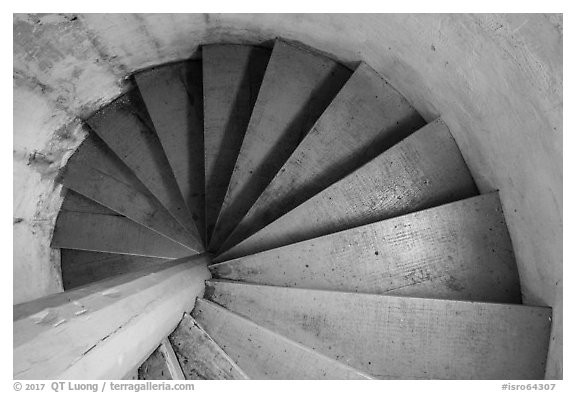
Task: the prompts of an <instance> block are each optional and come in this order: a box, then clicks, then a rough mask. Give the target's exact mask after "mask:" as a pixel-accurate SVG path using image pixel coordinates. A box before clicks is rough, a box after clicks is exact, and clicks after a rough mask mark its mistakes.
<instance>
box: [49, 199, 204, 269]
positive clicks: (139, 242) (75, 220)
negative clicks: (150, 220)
mask: <svg viewBox="0 0 576 393" xmlns="http://www.w3.org/2000/svg"><path fill="white" fill-rule="evenodd" d="M51 247H52V248H69V249H75V250H86V251H98V252H110V253H118V254H129V255H140V256H150V257H159V258H170V259H175V258H183V257H185V256H188V255H191V254H194V253H195V252H194V251H191V250H190V249H189V248H186V247H184V246H183V245H181V244H179V243H176V242H174V241H172V240H170V239H168V238H167V237H165V236H162V235H160V234H159V233H157V232H154V231H152V230H150V229H148V228H146V227H144V226H142V225H140V224H137V223H136V222H134V221H132V220H130V219H128V218H126V217H124V216H122V215H120V214H118V213H116V212H114V211H112V210H110V209H108V208H106V207H104V206H102V205H99V204H98V203H96V202H94V201H92V200H90V199H88V198H85V197H83V196H82V195H80V194H78V193H75V192H74V191H72V190H69V191H68V193H67V194H66V197H65V198H64V202H63V203H62V208H61V209H60V213H59V214H58V218H57V220H56V225H55V227H54V234H53V235H52V244H51Z"/></svg>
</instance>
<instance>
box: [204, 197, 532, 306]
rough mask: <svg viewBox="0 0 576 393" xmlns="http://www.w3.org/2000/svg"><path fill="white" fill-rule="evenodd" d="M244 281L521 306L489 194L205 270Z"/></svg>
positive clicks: (502, 227)
mask: <svg viewBox="0 0 576 393" xmlns="http://www.w3.org/2000/svg"><path fill="white" fill-rule="evenodd" d="M209 268H210V270H211V272H212V276H213V277H215V278H223V279H228V280H237V281H245V282H251V283H258V284H265V285H277V286H285V287H300V288H309V289H327V290H339V291H348V292H361V293H374V294H392V295H407V296H417V297H428V298H436V299H453V300H476V301H489V302H503V303H521V300H522V299H521V293H520V283H519V278H518V271H517V268H516V261H515V259H514V251H513V248H512V243H511V240H510V236H509V234H508V230H507V228H506V224H505V222H504V215H503V213H502V209H501V206H500V201H499V198H498V194H497V193H491V194H485V195H481V196H476V197H472V198H470V199H465V200H462V201H459V202H454V203H450V204H447V205H443V206H440V207H435V208H431V209H428V210H422V211H419V212H417V213H412V214H408V215H404V216H400V217H397V218H393V219H389V220H385V221H379V222H376V223H373V224H368V225H365V226H361V227H356V228H353V229H349V230H345V231H341V232H337V233H334V234H330V235H326V236H323V237H319V238H315V239H311V240H307V241H303V242H300V243H295V244H291V245H288V246H284V247H280V248H277V249H272V250H268V251H264V252H261V253H258V254H253V255H248V256H245V257H242V258H239V259H236V260H231V261H228V262H223V263H219V264H215V265H212V266H210V267H209Z"/></svg>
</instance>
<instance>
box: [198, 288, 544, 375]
mask: <svg viewBox="0 0 576 393" xmlns="http://www.w3.org/2000/svg"><path fill="white" fill-rule="evenodd" d="M206 293H207V294H208V295H207V297H208V299H210V300H211V301H213V302H216V303H218V304H220V305H222V306H223V307H226V308H227V309H228V310H230V311H232V312H235V313H238V314H241V315H243V316H244V317H246V318H248V319H250V320H251V321H253V322H254V323H256V324H258V325H261V326H263V327H266V328H268V329H271V330H273V331H274V332H277V333H279V334H282V335H284V336H286V337H288V338H290V339H292V340H295V341H297V342H299V343H301V344H303V345H306V346H308V347H311V348H314V349H315V350H316V351H318V352H319V353H323V354H325V355H327V356H330V357H332V358H333V359H336V360H339V361H341V362H345V363H347V364H348V365H350V366H352V367H355V368H357V369H359V370H363V371H366V372H368V373H369V374H370V375H373V376H374V377H377V378H386V379H396V378H406V379H411V378H418V379H420V378H425V379H539V378H543V377H544V370H545V365H546V356H547V351H548V341H549V338H550V325H551V315H552V314H551V309H550V308H547V307H528V306H521V305H506V304H496V303H474V302H463V301H451V300H436V299H421V298H410V297H394V296H382V295H368V294H358V293H346V292H331V291H317V290H308V289H296V288H282V287H271V286H259V285H255V284H240V283H232V282H211V283H210V282H209V285H208V287H207V290H206Z"/></svg>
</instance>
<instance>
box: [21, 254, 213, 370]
mask: <svg viewBox="0 0 576 393" xmlns="http://www.w3.org/2000/svg"><path fill="white" fill-rule="evenodd" d="M209 262H210V257H209V256H208V255H207V254H203V255H198V256H193V257H186V258H182V259H177V260H174V261H170V262H167V263H165V264H164V265H162V266H160V267H154V268H149V269H146V270H143V271H139V272H135V273H130V274H126V275H122V276H118V277H115V278H112V279H109V280H105V281H100V282H97V283H94V284H91V285H88V286H85V287H81V288H78V289H74V290H72V291H67V292H62V293H59V294H56V295H52V296H48V297H45V298H41V299H37V300H34V301H31V302H28V303H22V304H18V305H15V306H14V317H13V327H14V338H13V339H14V343H13V344H14V345H13V346H14V351H13V356H14V369H13V377H14V379H122V378H123V377H124V376H126V375H128V374H129V373H131V372H133V370H134V368H135V367H138V365H139V364H141V363H142V362H143V361H144V360H145V359H146V358H147V357H148V356H149V355H150V354H151V353H152V352H153V351H154V350H155V349H156V348H157V347H158V345H159V344H160V343H161V341H162V340H163V339H164V338H165V337H166V336H168V334H170V333H171V332H172V330H174V329H175V328H176V326H177V325H178V323H179V322H180V319H181V318H182V315H183V313H184V312H190V311H191V310H192V308H193V307H194V302H195V300H196V297H202V296H203V293H204V281H205V280H207V279H209V278H210V273H209V271H208V268H207V265H208V263H209Z"/></svg>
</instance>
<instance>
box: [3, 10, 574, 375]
mask: <svg viewBox="0 0 576 393" xmlns="http://www.w3.org/2000/svg"><path fill="white" fill-rule="evenodd" d="M562 23H563V22H562V16H561V15H406V14H402V15H378V14H351V15H343V14H338V15H332V14H305V15H298V14H283V15H275V14H260V15H250V14H219V15H212V14H210V15H208V14H176V15H170V14H160V15H153V14H141V15H135V14H129V15H121V14H112V15H102V14H86V15H77V14H74V15H71V14H57V15H56V14H44V15H40V14H38V15H15V16H14V303H20V302H23V301H27V300H31V299H34V298H37V297H40V296H44V295H46V294H48V293H53V292H57V291H61V290H62V286H61V280H60V272H59V255H58V252H57V251H54V250H50V248H49V242H50V238H51V231H52V229H53V225H54V221H55V217H56V214H57V212H58V209H59V206H60V203H61V197H60V187H59V186H56V185H55V183H54V179H55V176H56V175H57V172H58V169H59V168H60V167H61V166H62V165H63V164H64V163H65V161H66V159H67V157H69V156H70V154H71V153H72V152H73V151H74V149H75V148H76V147H77V146H78V144H79V143H80V142H81V141H82V139H83V137H84V135H85V130H84V129H83V126H82V124H81V123H80V121H79V119H81V118H83V117H86V116H88V115H89V114H90V113H92V112H93V111H95V110H96V109H98V108H99V107H101V106H102V105H104V104H106V103H107V102H109V101H111V100H112V99H113V98H114V97H116V96H118V95H119V94H121V93H122V92H123V91H125V89H126V88H128V87H129V86H128V85H129V83H130V82H129V81H128V80H127V79H126V76H127V75H129V74H130V73H131V72H133V71H135V70H139V69H142V68H146V67H149V66H152V65H155V64H160V63H166V62H169V61H175V60H180V59H186V58H190V57H191V56H195V55H196V54H197V52H198V46H199V45H201V44H206V43H216V42H233V43H251V44H262V45H268V44H269V43H270V41H271V40H272V39H274V38H275V37H276V36H281V37H284V38H286V39H291V40H297V41H301V42H303V43H305V44H307V45H309V46H312V47H315V48H317V49H319V50H322V51H324V52H326V53H327V54H329V55H331V56H333V57H335V58H337V59H338V60H340V61H342V62H344V63H347V64H351V65H354V64H356V62H358V61H359V60H363V61H365V62H366V63H368V64H370V65H371V66H372V67H374V68H375V69H376V70H377V71H378V72H380V74H381V75H382V76H384V77H385V78H386V79H387V80H388V81H389V82H390V83H391V84H392V85H394V86H395V87H396V88H397V89H398V90H399V91H400V92H402V93H403V94H404V95H405V96H406V97H407V98H408V99H409V100H410V101H411V102H412V104H413V105H414V106H415V107H416V108H417V109H418V110H419V111H420V113H421V114H422V115H423V116H424V117H425V118H426V119H427V120H432V119H434V118H436V117H438V116H442V118H443V119H444V120H445V121H446V123H447V124H448V125H449V127H450V129H451V131H452V133H453V135H454V137H455V139H456V141H457V142H458V145H459V146H460V149H461V150H462V153H463V156H464V158H465V160H466V161H467V163H468V165H469V167H470V169H471V171H472V173H473V175H474V178H475V180H476V182H477V184H478V186H479V188H480V190H481V191H482V192H486V191H490V190H494V189H499V190H500V193H501V198H502V202H503V206H504V212H505V215H506V220H507V223H508V226H509V229H510V234H511V237H512V241H513V244H514V248H515V253H516V257H517V262H518V266H519V270H520V277H521V281H522V290H523V296H524V302H525V303H529V304H537V305H549V306H552V307H554V324H553V335H552V338H551V346H550V355H549V359H548V368H547V376H548V377H549V378H561V376H562V103H563V101H562V35H563V24H562Z"/></svg>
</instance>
